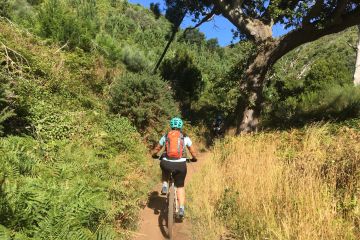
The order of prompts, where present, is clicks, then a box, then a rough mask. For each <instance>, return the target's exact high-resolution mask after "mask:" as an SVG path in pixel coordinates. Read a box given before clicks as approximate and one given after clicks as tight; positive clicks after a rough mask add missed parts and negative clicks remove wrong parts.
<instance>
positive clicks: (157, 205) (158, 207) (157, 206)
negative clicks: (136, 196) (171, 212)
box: [147, 191, 169, 238]
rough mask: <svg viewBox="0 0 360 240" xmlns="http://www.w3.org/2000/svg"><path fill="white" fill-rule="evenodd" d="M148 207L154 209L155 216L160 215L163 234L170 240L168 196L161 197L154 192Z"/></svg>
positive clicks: (159, 222) (159, 220)
mask: <svg viewBox="0 0 360 240" xmlns="http://www.w3.org/2000/svg"><path fill="white" fill-rule="evenodd" d="M147 207H148V208H151V209H153V210H154V214H155V215H159V218H158V224H159V228H160V231H161V234H162V235H163V236H164V237H165V238H169V235H168V233H167V227H166V226H167V208H166V207H167V204H166V196H160V195H159V192H158V191H154V192H152V193H151V194H150V196H149V200H148V204H147Z"/></svg>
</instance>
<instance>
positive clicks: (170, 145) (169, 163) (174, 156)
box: [152, 118, 197, 218]
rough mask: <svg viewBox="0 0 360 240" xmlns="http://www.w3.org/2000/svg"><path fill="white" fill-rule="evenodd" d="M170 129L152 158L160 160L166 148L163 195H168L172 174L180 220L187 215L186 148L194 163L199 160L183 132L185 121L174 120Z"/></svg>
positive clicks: (162, 167) (162, 162)
mask: <svg viewBox="0 0 360 240" xmlns="http://www.w3.org/2000/svg"><path fill="white" fill-rule="evenodd" d="M170 127H171V131H170V132H168V133H167V134H165V135H163V136H162V137H161V139H160V141H159V144H158V145H157V146H156V147H155V148H154V150H153V151H154V152H153V155H152V156H153V157H154V158H158V153H159V152H160V150H161V149H162V147H164V146H165V151H164V153H163V155H162V158H161V162H160V167H161V170H162V181H163V186H162V190H161V193H162V194H166V193H167V191H168V188H169V186H168V184H167V180H168V179H169V174H170V173H171V172H172V174H173V178H174V183H175V187H176V188H177V190H176V194H177V199H178V201H179V206H180V207H179V214H178V215H179V217H180V218H183V217H184V215H185V188H184V183H185V178H186V173H187V168H186V148H187V149H189V152H190V153H191V155H192V161H194V162H196V161H197V158H196V154H195V151H194V148H193V146H192V141H191V139H190V138H189V137H188V136H186V135H185V134H184V133H183V132H182V127H183V121H182V120H181V119H180V118H173V119H171V121H170ZM185 147H186V148H185Z"/></svg>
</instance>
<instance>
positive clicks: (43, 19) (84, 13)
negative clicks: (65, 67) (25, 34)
mask: <svg viewBox="0 0 360 240" xmlns="http://www.w3.org/2000/svg"><path fill="white" fill-rule="evenodd" d="M96 17H97V15H96V2H95V1H93V0H91V1H85V2H83V1H60V0H45V1H44V2H43V3H42V4H41V8H40V9H39V14H38V20H37V21H38V23H39V27H38V28H39V33H40V34H41V35H42V36H44V37H51V38H53V39H54V40H56V41H59V42H61V43H63V44H69V46H70V47H72V48H74V47H76V46H78V47H81V48H83V49H84V50H90V48H91V40H92V39H94V38H95V35H96V33H97V31H98V29H99V26H98V21H97V18H96Z"/></svg>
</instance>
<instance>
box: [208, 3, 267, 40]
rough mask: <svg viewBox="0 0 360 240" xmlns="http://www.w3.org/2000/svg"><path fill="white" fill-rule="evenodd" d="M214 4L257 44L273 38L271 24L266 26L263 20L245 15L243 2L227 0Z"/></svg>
mask: <svg viewBox="0 0 360 240" xmlns="http://www.w3.org/2000/svg"><path fill="white" fill-rule="evenodd" d="M212 2H213V4H214V6H215V8H216V9H218V10H219V11H220V12H221V13H222V15H223V16H224V17H225V18H227V19H228V20H229V21H230V22H231V23H232V24H233V25H234V26H236V27H237V28H238V29H239V30H240V32H241V33H243V34H245V35H246V36H247V38H249V39H251V40H253V41H255V42H263V41H265V40H266V39H268V38H271V37H272V29H271V24H264V22H262V21H261V20H259V19H256V18H251V17H249V16H246V15H245V14H244V13H243V9H242V8H241V4H242V3H243V1H242V0H237V1H231V2H230V3H229V1H226V0H214V1H212Z"/></svg>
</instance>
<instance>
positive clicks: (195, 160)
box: [152, 155, 197, 163]
mask: <svg viewBox="0 0 360 240" xmlns="http://www.w3.org/2000/svg"><path fill="white" fill-rule="evenodd" d="M152 158H153V159H157V160H162V156H157V155H156V156H155V155H152ZM186 162H187V163H190V162H197V158H186Z"/></svg>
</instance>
